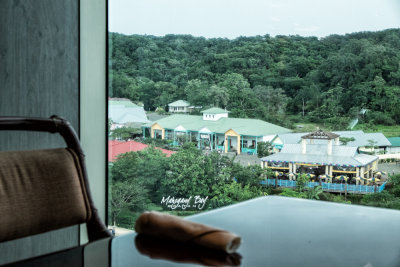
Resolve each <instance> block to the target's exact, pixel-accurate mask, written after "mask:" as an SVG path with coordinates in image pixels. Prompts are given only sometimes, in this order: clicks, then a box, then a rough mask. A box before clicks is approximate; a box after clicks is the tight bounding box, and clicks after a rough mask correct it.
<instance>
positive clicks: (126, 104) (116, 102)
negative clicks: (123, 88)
mask: <svg viewBox="0 0 400 267" xmlns="http://www.w3.org/2000/svg"><path fill="white" fill-rule="evenodd" d="M108 104H109V105H123V106H124V107H126V108H128V107H133V108H136V107H139V106H138V105H136V104H134V103H132V102H131V101H130V100H110V101H108Z"/></svg>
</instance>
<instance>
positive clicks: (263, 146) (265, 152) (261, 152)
mask: <svg viewBox="0 0 400 267" xmlns="http://www.w3.org/2000/svg"><path fill="white" fill-rule="evenodd" d="M272 149H273V147H272V143H271V142H258V143H257V156H258V157H259V158H262V157H266V156H269V155H271V152H272Z"/></svg>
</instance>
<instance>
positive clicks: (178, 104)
mask: <svg viewBox="0 0 400 267" xmlns="http://www.w3.org/2000/svg"><path fill="white" fill-rule="evenodd" d="M168 106H174V107H188V106H190V103H189V102H187V101H185V100H177V101H175V102H172V103H169V104H168Z"/></svg>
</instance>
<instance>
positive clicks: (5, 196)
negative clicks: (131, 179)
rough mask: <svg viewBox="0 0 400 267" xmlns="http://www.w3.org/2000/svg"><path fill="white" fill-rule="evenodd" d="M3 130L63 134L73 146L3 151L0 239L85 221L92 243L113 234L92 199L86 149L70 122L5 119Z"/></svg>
mask: <svg viewBox="0 0 400 267" xmlns="http://www.w3.org/2000/svg"><path fill="white" fill-rule="evenodd" d="M0 130H34V131H45V132H52V133H59V134H61V135H62V136H63V137H64V139H65V141H66V143H67V146H68V147H67V148H57V149H45V150H31V151H2V152H0V214H1V216H0V242H3V241H8V240H13V239H17V238H21V237H25V236H30V235H34V234H39V233H44V232H48V231H51V230H55V229H59V228H63V227H67V226H71V225H76V224H81V223H86V224H87V228H88V236H89V240H90V241H93V240H97V239H100V238H103V237H108V236H110V233H109V231H108V230H107V229H106V227H105V225H104V224H103V223H102V222H101V220H100V219H99V216H98V214H97V210H96V208H95V207H94V204H93V201H92V199H91V196H90V191H89V187H88V181H87V176H86V169H85V165H84V156H83V152H82V149H81V147H80V144H79V141H78V138H77V136H76V134H75V132H74V131H73V129H72V128H71V127H70V125H69V123H68V122H66V121H65V120H63V119H61V118H58V117H52V118H50V119H30V118H9V117H8V118H4V117H0Z"/></svg>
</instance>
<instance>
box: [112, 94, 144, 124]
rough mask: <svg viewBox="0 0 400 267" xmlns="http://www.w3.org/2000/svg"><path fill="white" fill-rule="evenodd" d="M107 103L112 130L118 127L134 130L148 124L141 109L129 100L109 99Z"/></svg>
mask: <svg viewBox="0 0 400 267" xmlns="http://www.w3.org/2000/svg"><path fill="white" fill-rule="evenodd" d="M108 103H109V113H108V117H109V119H111V120H112V122H113V125H112V127H111V129H112V130H113V129H115V128H120V127H133V128H136V127H140V126H141V125H142V124H144V123H148V122H150V121H149V120H148V119H147V116H146V112H145V111H144V109H143V107H140V106H138V105H136V104H134V103H132V102H131V101H130V100H129V99H126V98H110V99H109V102H108Z"/></svg>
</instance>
